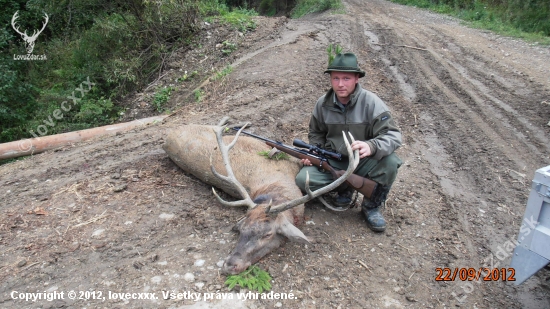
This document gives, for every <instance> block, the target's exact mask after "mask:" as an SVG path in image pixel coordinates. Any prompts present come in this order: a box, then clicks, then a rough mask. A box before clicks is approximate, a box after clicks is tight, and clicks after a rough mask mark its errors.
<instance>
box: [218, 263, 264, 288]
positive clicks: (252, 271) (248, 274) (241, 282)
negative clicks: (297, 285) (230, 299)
mask: <svg viewBox="0 0 550 309" xmlns="http://www.w3.org/2000/svg"><path fill="white" fill-rule="evenodd" d="M271 279H272V278H271V276H270V275H269V273H268V272H267V271H265V270H263V269H260V268H259V267H258V266H256V265H252V266H250V267H248V269H247V270H245V271H243V272H241V273H240V274H237V275H230V276H228V277H227V279H226V280H225V285H227V287H228V288H229V290H232V289H233V288H234V287H235V286H237V285H238V286H240V287H241V288H247V289H249V290H251V291H258V292H260V293H262V292H264V291H269V290H271V283H270V281H271Z"/></svg>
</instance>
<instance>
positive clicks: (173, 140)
mask: <svg viewBox="0 0 550 309" xmlns="http://www.w3.org/2000/svg"><path fill="white" fill-rule="evenodd" d="M215 128H216V127H214V126H201V125H187V126H182V127H179V128H177V129H174V130H172V131H170V132H169V134H168V136H167V138H166V142H165V144H164V146H163V149H164V150H165V151H166V152H167V153H168V155H169V156H170V158H171V159H172V161H174V162H175V163H176V164H177V165H178V166H179V167H180V168H181V169H183V170H184V171H186V172H188V173H191V174H193V175H194V176H195V177H197V178H199V179H200V180H201V181H203V182H205V183H207V184H210V185H212V186H214V187H216V188H219V189H221V190H223V191H224V192H226V193H227V194H229V195H232V196H234V197H236V198H241V196H240V195H239V193H238V192H237V191H236V190H235V188H234V187H233V186H232V185H231V184H230V183H228V182H226V181H224V180H222V179H220V178H219V177H216V176H215V175H214V174H213V173H212V171H211V168H210V157H211V156H212V159H213V160H212V165H213V166H214V168H215V169H216V170H217V171H219V172H220V173H221V174H225V172H226V170H225V167H224V164H223V162H222V156H221V155H220V150H219V146H218V144H217V142H216V135H215V133H214V132H213V130H214V129H215ZM231 139H233V137H232V136H226V137H224V141H226V142H227V141H231ZM262 150H269V148H268V147H267V146H266V145H265V144H264V143H263V142H261V141H259V140H256V139H253V138H250V137H246V136H242V137H240V138H239V140H238V141H237V143H236V144H235V147H234V148H233V149H232V150H231V152H230V153H229V158H230V161H231V164H232V166H233V170H234V173H235V177H236V178H237V179H238V180H239V181H240V182H241V183H242V184H243V186H244V187H245V188H246V190H247V191H248V192H249V194H250V197H251V198H252V199H253V200H254V202H255V203H256V204H259V205H268V204H269V203H270V201H271V202H272V203H273V204H280V203H283V202H286V201H290V200H293V199H296V198H300V197H302V193H301V191H300V189H299V188H298V187H297V186H296V184H295V180H294V178H295V177H296V174H297V173H298V170H299V168H300V166H299V164H298V161H297V160H279V161H276V160H270V159H267V158H266V157H264V156H261V155H258V152H260V151H262ZM303 214H304V205H303V204H301V205H298V206H297V207H294V208H291V209H288V210H285V211H283V212H280V213H278V214H276V215H269V214H266V212H265V207H255V208H252V209H251V210H249V212H248V213H247V215H246V217H245V218H244V219H243V220H241V221H240V222H239V223H237V225H236V226H235V228H236V229H238V230H239V232H240V238H239V241H238V243H237V246H236V247H235V249H234V250H233V252H232V253H231V254H230V255H229V256H228V257H227V259H226V260H225V264H224V268H223V270H224V271H225V272H227V273H233V274H236V273H239V272H241V271H243V270H245V269H246V268H247V267H248V266H250V265H251V264H253V263H255V262H257V261H258V260H259V259H261V258H262V257H263V256H265V255H266V254H268V253H269V252H271V251H272V250H274V249H275V248H277V247H279V246H280V245H281V243H282V242H283V241H284V238H285V237H286V238H289V239H291V240H303V241H307V238H306V237H305V236H304V234H303V233H302V232H301V231H300V230H299V229H298V228H296V227H295V226H296V225H299V224H300V223H301V222H302V221H303Z"/></svg>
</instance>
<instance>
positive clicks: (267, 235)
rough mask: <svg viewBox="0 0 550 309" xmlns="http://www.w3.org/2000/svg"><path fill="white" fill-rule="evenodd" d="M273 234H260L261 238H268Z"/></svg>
mask: <svg viewBox="0 0 550 309" xmlns="http://www.w3.org/2000/svg"><path fill="white" fill-rule="evenodd" d="M272 235H273V233H267V234H265V235H264V236H262V239H266V238H269V237H271V236H272Z"/></svg>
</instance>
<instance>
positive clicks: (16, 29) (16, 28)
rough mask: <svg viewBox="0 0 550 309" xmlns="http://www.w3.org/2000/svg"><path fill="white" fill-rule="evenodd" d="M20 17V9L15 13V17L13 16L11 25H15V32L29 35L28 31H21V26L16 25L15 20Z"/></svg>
mask: <svg viewBox="0 0 550 309" xmlns="http://www.w3.org/2000/svg"><path fill="white" fill-rule="evenodd" d="M18 18H19V11H16V12H15V14H13V17H12V18H11V25H12V26H13V30H15V32H17V33H19V34H20V35H24V36H27V31H25V33H21V31H20V30H19V28H18V27H17V26H16V24H15V21H16V20H17V19H18Z"/></svg>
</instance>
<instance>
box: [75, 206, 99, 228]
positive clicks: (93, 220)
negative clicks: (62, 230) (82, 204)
mask: <svg viewBox="0 0 550 309" xmlns="http://www.w3.org/2000/svg"><path fill="white" fill-rule="evenodd" d="M106 211H107V210H105V211H104V212H103V213H102V214H101V215H99V216H97V217H95V218H92V219H90V220H88V221H85V222H82V223H79V224H77V225H74V226H73V228H75V227H80V226H83V225H87V224H90V223H94V222H96V221H97V220H101V219H103V218H106V217H107V215H104V214H105V212H106Z"/></svg>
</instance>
